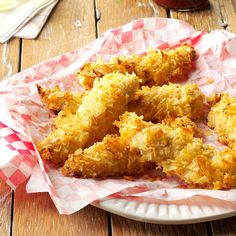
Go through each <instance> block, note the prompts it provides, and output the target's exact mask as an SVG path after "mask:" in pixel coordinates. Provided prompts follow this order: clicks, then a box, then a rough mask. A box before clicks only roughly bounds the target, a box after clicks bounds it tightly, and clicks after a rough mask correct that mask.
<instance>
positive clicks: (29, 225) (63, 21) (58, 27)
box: [13, 0, 108, 236]
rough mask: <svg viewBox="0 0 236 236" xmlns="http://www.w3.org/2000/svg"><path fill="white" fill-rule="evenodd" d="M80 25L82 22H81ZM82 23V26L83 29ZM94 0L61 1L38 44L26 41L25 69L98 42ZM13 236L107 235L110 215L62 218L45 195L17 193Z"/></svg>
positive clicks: (92, 212)
mask: <svg viewBox="0 0 236 236" xmlns="http://www.w3.org/2000/svg"><path fill="white" fill-rule="evenodd" d="M79 21H80V22H79ZM80 23H81V26H80ZM95 35H96V31H95V19H94V3H93V0H89V1H77V0H62V1H60V2H59V4H58V5H57V7H56V8H55V9H54V11H53V13H52V15H51V17H50V19H49V20H48V22H47V24H46V26H45V27H44V29H43V31H42V32H41V34H40V36H39V38H38V39H36V40H23V44H22V69H25V68H28V67H30V66H32V65H34V64H37V63H39V62H42V61H43V60H46V59H49V58H51V57H53V56H56V55H59V54H62V53H65V52H66V51H71V50H74V49H77V48H80V47H82V46H84V45H85V44H86V43H88V42H89V41H92V40H93V39H95ZM13 220H14V223H13V235H14V236H21V235H34V236H37V235H40V236H41V235H50V236H54V235H55V236H58V235H71V236H73V235H101V236H104V235H107V234H108V226H107V214H106V213H105V212H104V211H102V210H99V209H95V208H94V207H90V206H89V207H86V208H85V209H83V210H82V211H79V212H78V213H75V214H73V215H70V216H62V215H59V213H58V211H57V210H56V208H55V206H54V205H53V203H52V201H51V199H50V197H49V196H48V194H46V193H37V194H26V192H25V185H22V186H20V187H19V188H18V189H17V190H16V192H15V204H14V218H13Z"/></svg>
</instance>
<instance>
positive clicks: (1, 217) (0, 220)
mask: <svg viewBox="0 0 236 236" xmlns="http://www.w3.org/2000/svg"><path fill="white" fill-rule="evenodd" d="M11 204H12V190H11V189H10V188H9V187H8V186H7V185H6V184H5V183H4V182H3V181H2V180H1V179H0V235H4V236H5V235H6V236H8V235H10V228H11Z"/></svg>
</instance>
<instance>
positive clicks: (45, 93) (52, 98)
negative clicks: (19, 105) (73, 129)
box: [37, 85, 84, 113]
mask: <svg viewBox="0 0 236 236" xmlns="http://www.w3.org/2000/svg"><path fill="white" fill-rule="evenodd" d="M37 88H38V92H39V95H40V97H41V100H42V102H43V103H44V105H46V107H47V108H49V109H51V110H54V111H57V112H59V111H61V110H67V111H70V112H72V113H75V112H76V110H77V109H78V106H79V105H80V104H81V103H82V98H83V96H84V93H82V92H71V91H65V92H64V91H62V90H61V89H60V88H59V86H58V85H56V86H54V87H53V88H52V89H47V88H43V87H41V86H40V85H37Z"/></svg>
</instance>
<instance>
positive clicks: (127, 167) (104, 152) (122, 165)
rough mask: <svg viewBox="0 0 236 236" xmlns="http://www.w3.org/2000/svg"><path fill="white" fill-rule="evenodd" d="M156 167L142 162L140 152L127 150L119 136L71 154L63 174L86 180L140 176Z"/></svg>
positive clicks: (108, 136) (106, 138) (108, 138)
mask: <svg viewBox="0 0 236 236" xmlns="http://www.w3.org/2000/svg"><path fill="white" fill-rule="evenodd" d="M154 167H155V165H154V163H153V162H147V161H142V159H141V157H140V155H139V152H135V151H130V150H129V148H126V147H125V146H124V145H123V143H122V142H121V140H120V138H119V137H118V136H116V135H113V136H112V135H107V136H106V137H105V138H104V139H103V141H102V142H97V143H95V144H94V145H93V146H91V147H89V148H88V149H85V150H84V151H82V150H81V149H79V150H77V151H76V152H75V153H74V154H71V155H70V156H69V158H68V160H67V161H66V162H65V164H64V166H63V168H62V173H63V174H64V175H67V176H78V177H84V178H107V177H123V176H140V175H144V174H146V173H148V172H149V171H150V170H152V169H153V168H154Z"/></svg>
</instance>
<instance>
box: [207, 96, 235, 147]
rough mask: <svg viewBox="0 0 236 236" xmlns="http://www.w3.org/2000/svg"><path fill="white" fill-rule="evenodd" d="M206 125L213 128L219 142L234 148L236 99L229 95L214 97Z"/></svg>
mask: <svg viewBox="0 0 236 236" xmlns="http://www.w3.org/2000/svg"><path fill="white" fill-rule="evenodd" d="M208 125H209V126H210V127H211V128H214V129H215V131H216V132H217V134H218V136H219V141H221V142H222V143H224V144H226V145H228V146H229V147H232V148H235V147H236V98H234V97H231V96H230V95H229V94H222V95H220V96H219V97H216V103H215V105H213V106H212V108H211V110H210V112H209V114H208Z"/></svg>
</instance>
